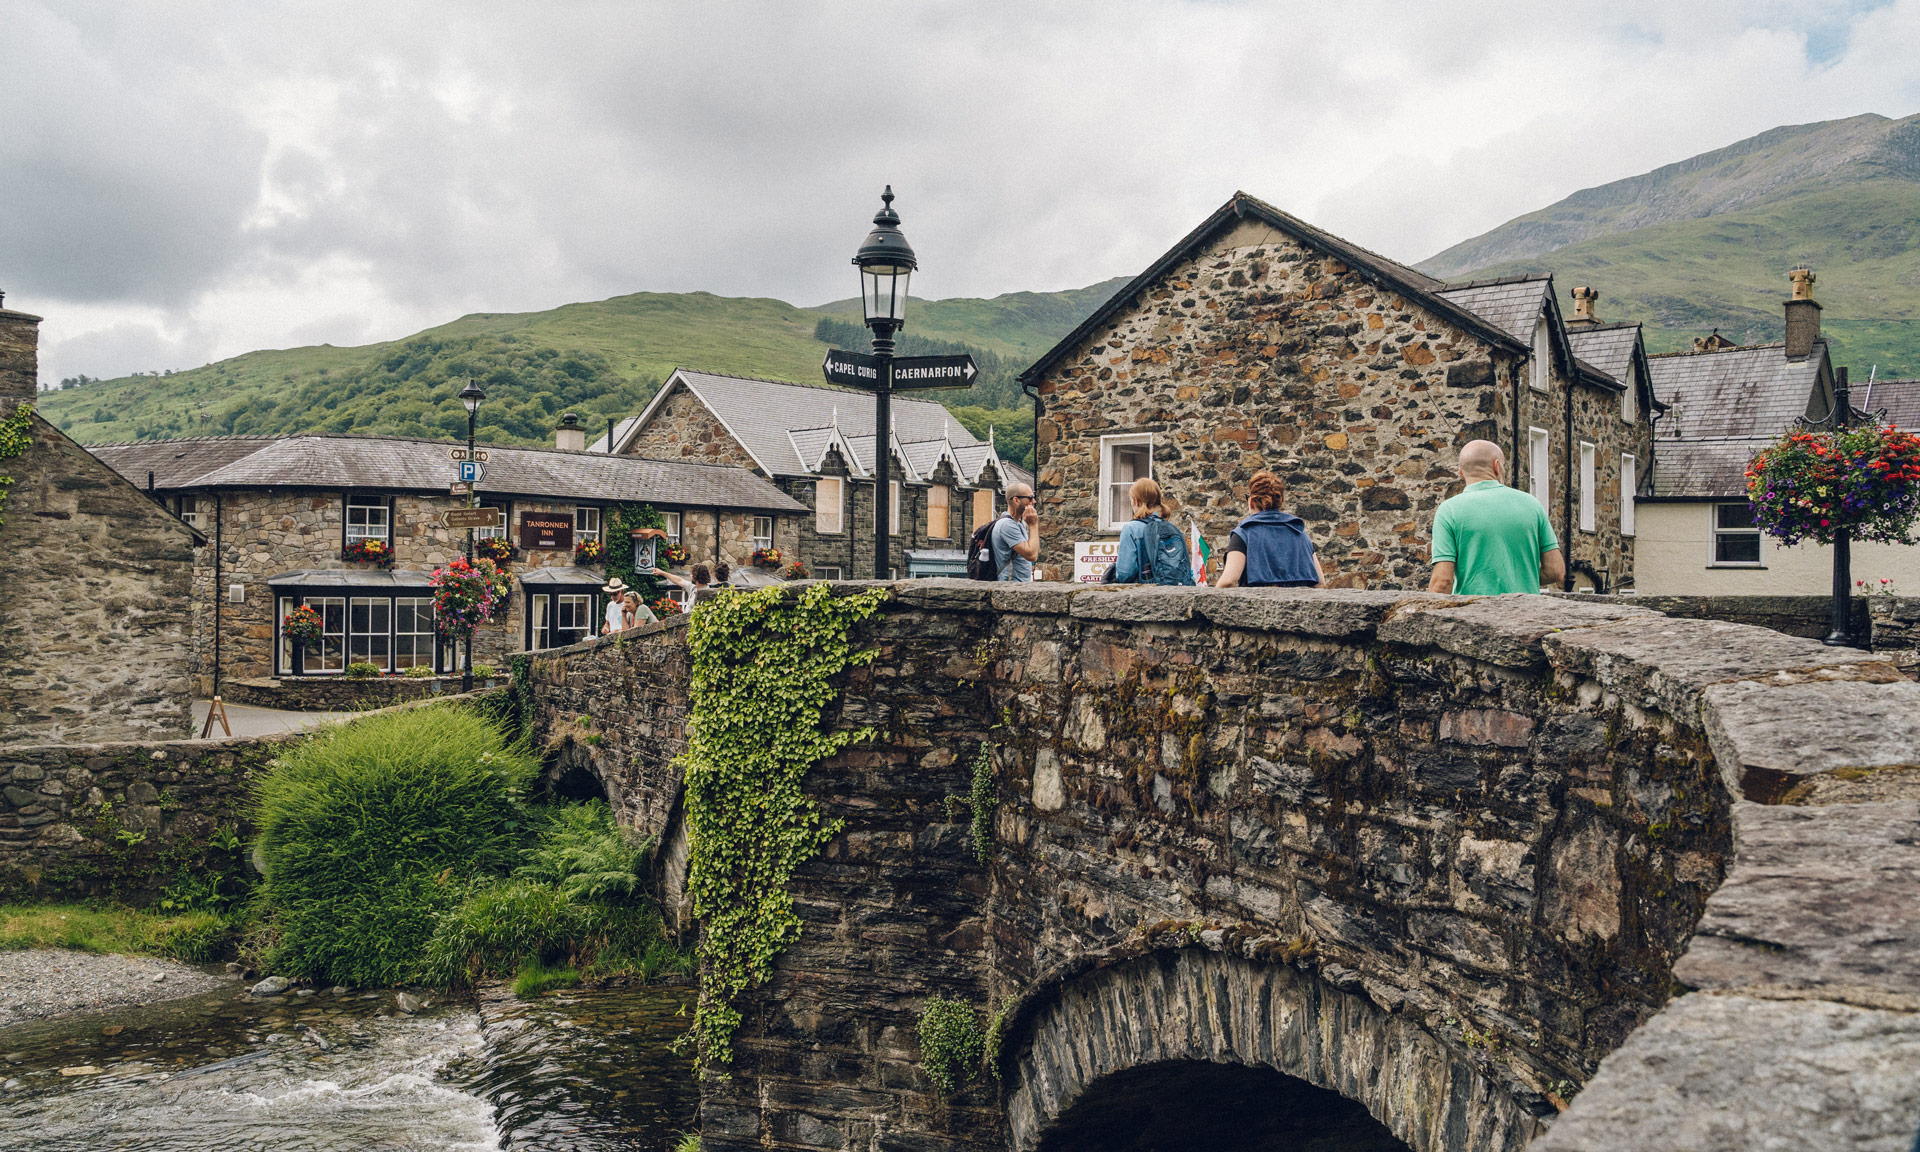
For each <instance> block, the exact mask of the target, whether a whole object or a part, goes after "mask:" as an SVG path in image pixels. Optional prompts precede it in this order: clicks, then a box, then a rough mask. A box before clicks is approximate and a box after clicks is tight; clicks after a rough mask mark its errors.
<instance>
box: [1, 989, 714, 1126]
mask: <svg viewBox="0 0 1920 1152" xmlns="http://www.w3.org/2000/svg"><path fill="white" fill-rule="evenodd" d="M692 999H693V991H692V989H690V988H676V987H659V986H648V987H629V988H611V989H602V990H586V991H581V990H573V991H565V992H554V993H549V994H547V995H546V996H543V997H541V998H540V999H538V1000H535V1001H531V1002H522V1001H519V1000H516V999H514V998H513V997H512V996H511V995H509V994H505V993H503V992H500V991H490V992H486V993H483V994H482V995H481V996H479V997H478V998H473V997H459V998H452V999H445V1000H442V1001H438V1002H430V1003H429V1004H428V1006H427V1007H426V1008H425V1009H424V1010H422V1011H421V1012H419V1013H418V1014H416V1015H412V1016H408V1015H404V1014H400V1013H397V1012H395V1011H394V1010H393V1004H394V997H393V994H392V993H391V992H379V993H374V992H367V993H358V992H348V993H343V994H336V993H333V992H331V991H328V992H321V993H319V994H318V995H314V996H311V997H307V998H299V997H295V996H280V997H271V998H254V997H251V996H248V995H247V994H246V993H245V992H236V991H235V988H234V986H233V985H228V986H227V987H225V988H223V989H221V990H219V991H216V992H209V993H205V994H202V995H199V996H194V997H189V998H186V999H181V1000H175V1001H171V1002H167V1003H162V1004H154V1005H148V1006H146V1007H141V1008H130V1009H123V1010H118V1011H113V1012H105V1013H99V1014H94V1015H88V1016H79V1017H69V1018H67V1019H63V1020H53V1021H44V1022H34V1023H27V1024H18V1025H14V1026H11V1027H8V1028H5V1029H0V1061H3V1062H0V1082H3V1083H4V1088H0V1149H34V1150H41V1149H44V1150H46V1152H69V1150H70V1152H119V1150H126V1152H139V1150H148V1149H151V1150H153V1152H162V1150H164V1152H215V1150H218V1152H240V1150H246V1152H251V1150H254V1149H259V1150H262V1152H265V1150H269V1149H270V1150H273V1152H286V1150H289V1149H299V1150H301V1152H336V1150H337V1152H379V1150H387V1149H396V1150H397V1149H409V1150H412V1149H463V1150H474V1152H482V1150H484V1152H500V1150H514V1152H520V1150H528V1152H536V1150H537V1152H545V1150H549V1149H551V1150H554V1152H560V1150H566V1152H611V1150H615V1149H620V1150H625V1149H643V1150H645V1152H666V1150H668V1149H670V1148H671V1147H672V1145H673V1143H674V1141H675V1139H676V1138H677V1137H678V1135H679V1134H680V1133H682V1132H684V1131H686V1130H688V1129H689V1128H691V1127H692V1126H693V1123H694V1112H695V1108H696V1105H697V1103H698V1091H697V1089H696V1087H695V1084H694V1080H693V1076H692V1073H691V1071H690V1070H689V1067H688V1060H687V1058H686V1057H685V1056H682V1055H679V1054H676V1053H674V1052H672V1051H670V1045H671V1044H672V1043H673V1041H674V1040H676V1039H677V1038H678V1037H679V1036H680V1035H681V1034H682V1033H683V1032H684V1031H685V1030H686V1027H687V1024H688V1022H689V1017H690V1016H691V1013H692ZM383 1011H384V1012H385V1013H386V1014H381V1013H382V1012H383Z"/></svg>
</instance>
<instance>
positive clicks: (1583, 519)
mask: <svg viewBox="0 0 1920 1152" xmlns="http://www.w3.org/2000/svg"><path fill="white" fill-rule="evenodd" d="M1593 452H1594V449H1593V445H1591V444H1588V443H1586V442H1585V441H1582V442H1581V444H1580V531H1582V532H1592V531H1593V530H1594V526H1593V525H1594V512H1593V497H1594V476H1593V469H1594V460H1593Z"/></svg>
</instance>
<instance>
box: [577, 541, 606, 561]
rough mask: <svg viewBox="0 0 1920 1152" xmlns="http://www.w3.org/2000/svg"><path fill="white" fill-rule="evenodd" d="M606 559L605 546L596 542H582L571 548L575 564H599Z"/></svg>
mask: <svg viewBox="0 0 1920 1152" xmlns="http://www.w3.org/2000/svg"><path fill="white" fill-rule="evenodd" d="M606 558H607V546H606V545H605V544H602V543H601V542H600V541H598V540H582V541H580V543H578V544H576V545H574V547H573V562H574V563H575V564H600V563H604V562H605V561H606Z"/></svg>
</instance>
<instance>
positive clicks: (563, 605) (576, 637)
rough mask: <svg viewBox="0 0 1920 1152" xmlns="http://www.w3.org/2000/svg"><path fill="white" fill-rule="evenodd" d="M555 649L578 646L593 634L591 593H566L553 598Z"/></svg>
mask: <svg viewBox="0 0 1920 1152" xmlns="http://www.w3.org/2000/svg"><path fill="white" fill-rule="evenodd" d="M553 601H554V603H553V626H554V631H555V633H556V635H555V636H554V644H555V647H559V646H561V645H566V644H578V643H579V642H580V641H582V640H585V639H587V638H588V637H589V636H592V635H593V633H594V627H593V624H594V620H593V595H592V593H575V592H568V593H564V594H562V595H559V596H555V597H554V598H553Z"/></svg>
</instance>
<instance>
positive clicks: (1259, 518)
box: [1213, 472, 1327, 588]
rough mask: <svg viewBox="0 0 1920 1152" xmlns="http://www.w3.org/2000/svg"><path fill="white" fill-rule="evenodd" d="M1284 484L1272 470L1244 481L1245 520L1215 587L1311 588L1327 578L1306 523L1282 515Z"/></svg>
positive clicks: (1229, 546)
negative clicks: (1245, 495)
mask: <svg viewBox="0 0 1920 1152" xmlns="http://www.w3.org/2000/svg"><path fill="white" fill-rule="evenodd" d="M1286 497H1287V486H1286V484H1284V483H1282V482H1281V480H1280V477H1278V476H1275V475H1274V474H1273V473H1271V472H1255V473H1254V474H1253V479H1252V480H1250V481H1248V482H1247V518H1246V519H1245V520H1242V521H1240V526H1239V527H1237V528H1235V529H1234V530H1233V535H1232V536H1231V537H1230V538H1229V541H1228V544H1227V559H1226V562H1225V563H1223V564H1222V565H1221V566H1220V578H1219V579H1218V580H1215V581H1214V584H1213V586H1214V587H1215V588H1233V587H1236V586H1244V587H1247V588H1313V587H1316V586H1317V585H1319V583H1320V582H1321V581H1322V580H1325V579H1326V578H1327V576H1326V573H1325V572H1323V571H1321V568H1320V557H1318V556H1316V555H1314V552H1313V540H1312V539H1311V538H1310V537H1308V535H1307V525H1306V521H1304V520H1302V519H1300V517H1298V516H1295V515H1293V514H1291V513H1288V512H1282V511H1280V505H1281V503H1282V502H1283V501H1284V500H1285V499H1286Z"/></svg>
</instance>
